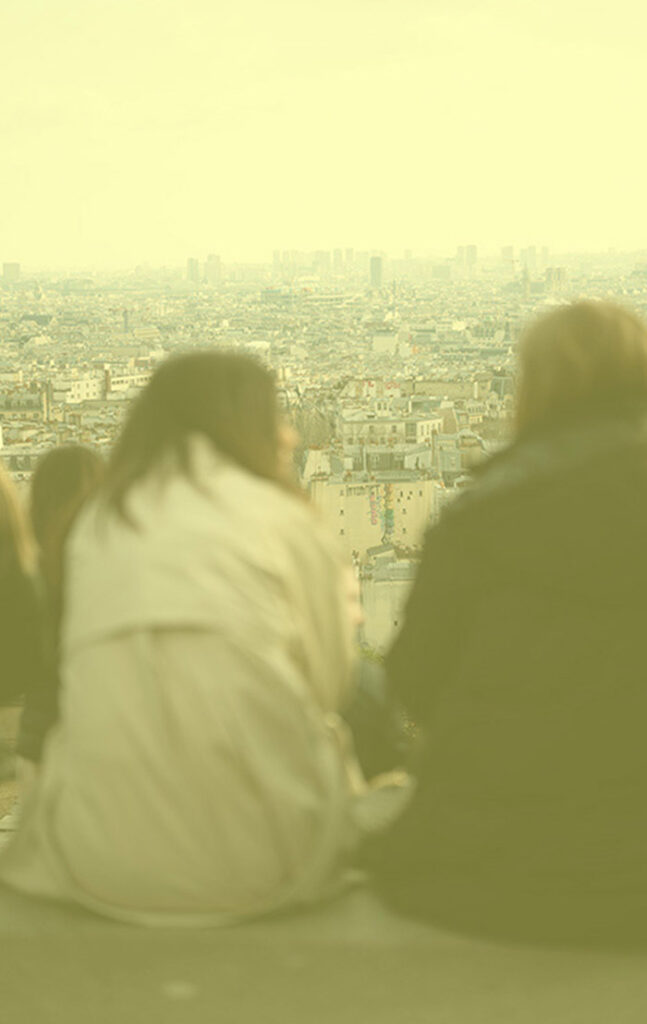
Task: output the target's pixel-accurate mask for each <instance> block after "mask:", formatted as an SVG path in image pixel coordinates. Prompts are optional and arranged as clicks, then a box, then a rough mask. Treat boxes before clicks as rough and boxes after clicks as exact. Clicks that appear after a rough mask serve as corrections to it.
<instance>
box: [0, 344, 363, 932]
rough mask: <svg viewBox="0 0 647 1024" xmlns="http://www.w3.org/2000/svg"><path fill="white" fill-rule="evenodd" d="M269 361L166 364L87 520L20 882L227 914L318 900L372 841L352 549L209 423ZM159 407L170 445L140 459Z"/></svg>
mask: <svg viewBox="0 0 647 1024" xmlns="http://www.w3.org/2000/svg"><path fill="white" fill-rule="evenodd" d="M228 359H230V360H231V363H228V362H227V360H228ZM254 367H255V364H254V365H253V366H251V367H250V364H249V361H247V360H238V359H237V357H223V356H217V355H213V356H211V355H206V356H204V357H203V356H193V357H184V358H183V359H178V360H177V361H174V362H170V363H169V364H167V367H166V368H164V367H163V368H162V370H160V371H158V377H157V378H154V379H153V382H152V383H151V385H150V386H149V388H150V389H152V392H149V393H148V395H147V396H143V398H142V404H141V405H140V408H139V410H135V412H134V413H133V417H134V419H133V421H131V429H130V432H129V428H128V427H127V428H126V432H125V434H124V436H123V438H122V443H121V444H122V446H121V448H118V449H117V451H116V453H115V461H114V462H113V467H112V472H111V471H110V470H109V473H108V481H107V487H106V488H105V489H104V492H103V495H102V496H101V498H100V499H99V500H98V501H97V502H95V503H94V504H92V505H91V506H90V507H88V508H87V509H86V510H85V511H84V513H82V515H81V517H80V519H79V521H78V523H77V525H76V527H75V529H74V531H73V534H72V536H71V538H70V542H69V548H68V554H67V563H66V599H65V616H64V623H63V643H62V658H61V663H62V693H61V716H60V722H59V724H58V726H57V728H56V730H55V732H54V734H53V736H52V738H51V741H50V743H49V744H48V748H47V752H46V757H45V761H44V764H43V770H42V777H41V779H40V780H39V785H38V787H37V790H36V792H35V794H34V799H33V800H32V802H31V804H30V806H29V807H28V808H27V809H26V813H25V818H24V821H23V827H22V829H21V831H20V833H19V834H18V836H17V837H16V840H15V841H14V843H13V846H12V847H11V848H10V849H9V850H8V851H7V853H6V854H5V856H4V859H3V861H2V863H1V864H0V874H1V875H2V877H3V879H4V880H5V881H8V882H9V883H10V884H12V885H14V886H16V887H18V888H21V889H23V890H26V891H30V892H35V893H40V894H48V895H53V896H58V897H62V898H69V899H73V900H77V901H79V902H81V903H83V904H85V905H87V906H90V907H92V908H93V909H95V910H98V911H100V912H103V913H106V914H108V915H111V916H116V917H120V918H123V919H127V920H131V921H135V922H142V923H167V922H168V923H173V924H194V923H205V922H214V923H221V922H224V921H227V920H231V919H239V918H241V917H245V916H247V915H250V914H258V913H262V912H264V911H267V910H270V909H273V908H275V907H277V906H284V905H286V904H289V903H291V902H300V901H307V900H309V899H313V898H315V897H316V896H318V895H321V893H322V892H324V891H325V890H326V887H327V886H328V885H329V884H330V883H331V881H332V880H333V879H334V878H335V875H336V871H337V869H338V867H339V865H340V862H341V861H343V857H344V854H345V852H346V851H347V850H348V849H349V848H350V846H351V845H352V843H353V842H354V826H353V824H352V820H351V804H352V793H351V784H350V781H349V776H348V769H349V767H350V766H351V765H352V760H351V759H350V758H348V757H347V755H346V753H345V751H344V749H343V731H342V730H341V728H340V727H339V728H338V727H337V719H336V716H335V715H334V712H335V710H336V709H337V708H338V706H339V704H340V702H341V700H342V697H343V695H344V691H345V689H346V687H347V684H348V676H349V669H350V624H349V621H348V614H347V609H346V606H345V597H344V584H343V577H342V573H341V566H340V563H339V560H338V556H337V553H336V550H335V549H334V547H333V546H332V545H331V543H330V542H329V540H328V538H327V536H326V534H325V533H324V532H323V530H322V529H321V528H320V527H319V525H318V524H317V522H316V520H315V518H314V515H313V513H312V511H311V510H310V509H309V508H308V506H307V505H306V504H305V503H304V502H303V500H302V499H300V498H299V497H297V496H295V495H294V494H292V493H291V491H290V489H289V488H288V487H284V486H282V485H280V482H279V479H278V477H277V478H276V479H271V478H270V476H269V474H268V476H266V477H264V476H262V475H261V473H260V472H252V471H250V469H249V468H248V467H247V466H246V465H244V464H241V463H242V459H243V458H244V456H243V455H241V456H239V458H238V459H237V458H235V457H233V455H232V453H231V452H229V451H227V450H226V441H223V445H222V449H220V450H219V449H218V448H217V447H216V446H215V445H214V444H213V443H212V440H211V439H210V437H209V436H208V434H207V430H208V429H209V422H210V421H209V417H212V416H213V411H212V408H211V403H212V402H213V403H215V405H216V406H217V404H218V401H219V400H220V401H221V402H225V401H228V402H230V403H233V404H234V411H236V410H237V411H238V414H239V415H240V414H242V410H243V408H244V409H246V410H247V409H249V408H250V402H249V400H248V399H249V395H248V394H247V392H246V390H245V386H244V380H243V381H242V382H241V380H240V378H241V376H242V377H243V378H245V377H246V375H247V374H251V375H252V381H253V380H255V379H256V380H258V381H259V387H260V388H261V391H262V392H263V393H261V395H260V398H259V396H257V404H258V401H260V400H262V399H263V398H264V393H265V392H266V391H268V385H267V384H266V383H265V381H266V375H264V371H262V373H263V376H260V377H255V376H254V375H255V374H258V375H260V374H261V371H260V370H258V371H257V370H256V369H255V368H254ZM195 371H197V373H196V372H195ZM227 372H230V373H231V374H232V376H233V380H232V381H230V382H229V384H230V386H229V388H228V387H227V383H228V382H227V381H226V380H225V381H224V382H219V375H220V376H222V375H226V374H227ZM176 374H179V375H180V378H181V377H182V375H183V374H185V377H188V378H190V383H191V387H192V388H194V387H195V388H197V390H198V392H200V391H201V389H202V398H203V399H204V401H203V402H202V403H201V402H200V401H199V398H200V397H201V396H200V394H198V400H195V401H194V402H193V403H192V404H191V403H188V402H187V401H186V400H185V399H186V397H187V396H186V395H180V396H179V397H178V402H177V408H176V412H175V416H176V417H177V418H178V419H181V421H182V424H183V425H184V421H185V417H187V416H188V417H189V424H188V425H187V427H186V430H185V431H184V433H182V435H181V436H182V444H181V446H180V447H179V448H178V449H174V448H173V446H171V445H169V444H168V439H167V437H166V436H165V435H164V429H165V428H164V425H163V422H161V421H160V416H159V404H158V403H159V402H162V403H163V405H164V408H168V402H169V401H170V400H171V398H172V397H173V395H174V390H173V383H174V382H173V378H174V375H176ZM209 374H211V378H212V379H211V384H212V385H213V389H214V391H215V393H214V394H213V395H212V394H211V393H210V392H209V391H208V387H209V383H210V382H209V380H208V379H207V381H206V383H205V377H206V378H208V377H209ZM186 383H187V380H186V379H185V384H186ZM180 384H181V381H180ZM219 386H220V388H221V390H220V392H218V387H219ZM236 388H238V390H239V392H240V394H238V395H237V396H236V395H234V397H233V398H232V397H231V393H232V392H235V391H236ZM227 391H229V393H230V394H229V397H227V398H224V397H223V392H225V393H227ZM169 396H170V397H169ZM271 397H272V399H273V392H272V395H271ZM182 399H184V400H182ZM153 400H154V401H153ZM268 400H269V399H268ZM147 403H148V404H147ZM151 403H152V404H153V409H154V412H155V415H154V416H152V417H151V415H150V413H151ZM237 403H240V405H239V406H237ZM200 408H203V409H204V410H206V411H205V417H207V419H205V421H204V422H202V423H201V422H200V420H199V419H198V421H197V422H196V421H195V417H196V416H197V413H198V411H199V409H200ZM251 408H252V409H253V405H252V406H251ZM232 415H233V413H232V412H229V413H228V415H227V417H225V420H224V426H227V425H228V423H229V419H228V417H229V418H231V416H232ZM249 415H250V417H251V418H252V419H253V412H250V413H249ZM150 419H152V420H153V421H154V423H155V425H156V428H157V429H159V430H160V433H161V434H162V440H163V441H164V442H165V443H163V445H162V447H161V450H160V452H159V457H158V456H155V458H154V460H153V461H152V462H151V463H150V467H149V470H148V471H146V472H143V473H139V472H135V474H134V476H133V475H129V474H130V470H131V469H132V464H131V463H129V462H128V459H129V458H130V457H131V456H132V458H133V459H134V460H135V461H136V460H138V459H140V458H141V454H142V450H143V445H142V444H141V443H140V438H141V437H142V436H144V435H145V431H144V430H143V429H142V420H144V421H145V422H146V423H148V422H149V421H150ZM133 424H134V426H133ZM224 426H223V424H222V423H221V424H220V436H221V437H222V436H225V435H224ZM231 426H232V428H234V427H236V426H237V424H236V423H235V422H234V423H232V424H231ZM269 426H270V428H271V427H272V423H270V424H269ZM135 427H136V428H137V436H135V437H134V440H133V429H134V428H135ZM174 427H175V428H177V422H176V421H174V420H173V416H172V415H170V414H169V423H167V424H166V430H167V432H169V431H171V429H172V428H174ZM200 428H202V429H200ZM244 429H245V425H244V424H242V425H241V430H242V431H244ZM145 436H146V437H148V435H147V434H146V435H145ZM230 436H232V437H233V438H234V440H233V441H232V444H234V443H238V439H239V435H234V434H233V432H232V434H231V435H230ZM275 443H276V442H275ZM223 449H224V450H223ZM124 452H125V453H126V454H124ZM136 465H137V466H139V465H140V463H139V462H137V461H136ZM124 467H125V469H124ZM270 468H271V467H270ZM126 471H127V472H126ZM125 477H126V478H127V483H126V484H125V485H123V486H122V484H123V481H124V478H125ZM115 481H116V482H117V484H115ZM111 488H112V489H111ZM313 581H316V586H313V585H312V582H313Z"/></svg>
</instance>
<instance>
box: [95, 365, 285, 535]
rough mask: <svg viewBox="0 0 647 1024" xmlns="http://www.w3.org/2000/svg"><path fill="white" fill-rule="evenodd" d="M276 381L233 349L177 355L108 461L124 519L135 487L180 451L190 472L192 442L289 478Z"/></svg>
mask: <svg viewBox="0 0 647 1024" xmlns="http://www.w3.org/2000/svg"><path fill="white" fill-rule="evenodd" d="M278 432H279V416H278V405H277V398H276V388H275V385H274V378H273V376H272V374H271V373H270V371H269V370H266V369H265V368H264V367H263V366H262V365H261V364H260V363H259V362H257V361H256V360H255V359H253V358H251V357H249V356H244V355H238V354H236V353H232V352H205V351H200V352H194V353H191V354H189V355H181V356H172V357H171V358H169V359H167V360H166V362H164V363H162V365H161V366H160V367H159V368H158V369H157V370H156V371H155V373H154V374H153V376H152V377H151V379H150V381H149V383H148V385H147V386H146V387H145V388H144V390H143V391H142V393H141V395H140V396H139V398H138V399H137V400H136V401H135V403H134V405H133V407H132V409H131V411H130V415H129V416H128V419H127V421H126V424H125V426H124V428H123V430H122V433H121V436H120V437H119V440H118V441H117V444H116V446H115V448H114V451H113V455H112V459H111V460H110V463H109V466H108V472H107V476H106V483H105V488H104V491H105V496H106V502H107V505H108V506H112V507H113V508H115V509H116V510H117V511H118V512H119V513H120V514H121V515H122V516H123V517H125V518H128V517H127V516H126V513H125V510H124V500H125V497H126V494H127V492H128V491H129V490H130V488H131V487H132V485H133V484H134V483H135V482H136V481H137V480H140V479H142V478H143V477H144V476H146V475H147V474H148V473H149V471H150V470H151V469H152V468H153V467H155V466H159V464H160V462H161V461H162V460H163V458H164V457H165V456H166V455H168V454H173V455H174V456H175V458H176V460H177V467H178V469H179V471H180V472H182V473H185V474H186V475H187V476H189V477H191V474H192V467H191V463H190V450H189V439H190V438H191V437H192V436H195V435H196V434H201V435H202V436H203V437H206V438H207V439H208V440H209V441H210V442H211V444H212V445H213V447H214V448H215V449H217V450H218V451H219V452H222V453H223V454H224V455H226V456H228V457H229V458H230V459H232V460H233V461H234V462H236V463H237V464H238V465H239V466H242V467H243V468H244V469H247V470H249V472H250V473H254V474H255V475H256V476H260V477H264V478H265V479H268V480H273V481H276V482H277V483H282V482H283V481H282V476H281V471H280V466H279V456H278Z"/></svg>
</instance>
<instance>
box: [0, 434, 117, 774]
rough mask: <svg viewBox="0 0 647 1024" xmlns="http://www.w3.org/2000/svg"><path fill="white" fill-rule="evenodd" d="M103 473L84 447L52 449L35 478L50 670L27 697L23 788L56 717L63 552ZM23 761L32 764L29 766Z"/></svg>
mask: <svg viewBox="0 0 647 1024" xmlns="http://www.w3.org/2000/svg"><path fill="white" fill-rule="evenodd" d="M102 475H103V460H102V458H101V457H100V456H99V455H97V453H96V452H94V451H92V449H91V448H85V447H84V446H83V445H73V444H71V445H64V446H62V447H60V448H52V449H51V450H50V451H48V452H46V454H45V455H43V456H42V457H41V458H40V459H39V461H38V463H37V464H36V468H35V470H34V475H33V477H32V480H31V493H30V519H31V525H32V531H33V535H34V538H35V540H36V544H37V546H38V556H39V558H38V561H39V570H40V579H41V582H42V586H43V591H44V597H45V606H46V610H47V620H48V651H49V658H48V663H49V670H48V671H47V672H44V673H43V674H42V675H41V676H40V678H39V679H37V680H34V684H33V685H32V686H30V687H29V688H28V689H27V691H26V694H25V706H24V710H23V715H22V719H21V723H20V734H19V737H18V745H17V752H18V754H19V755H20V757H21V759H22V762H21V772H20V774H21V776H22V779H23V784H24V785H25V787H28V785H29V782H28V777H29V774H30V767H29V766H30V765H36V764H38V763H39V762H40V760H41V756H42V748H43V743H44V741H45V737H46V736H47V734H48V732H49V730H50V729H51V727H52V725H53V723H54V721H55V720H56V714H57V694H58V672H57V669H56V662H57V659H58V646H59V638H58V634H59V629H60V622H61V615H62V601H63V552H64V548H65V542H66V539H67V536H68V534H69V532H70V529H71V527H72V524H73V523H74V520H75V519H76V517H77V515H78V513H79V511H80V510H81V507H82V506H83V504H84V503H85V501H86V500H87V499H88V498H89V497H90V495H91V494H93V493H94V491H95V490H96V488H97V487H98V485H99V483H100V480H101V477H102ZM24 762H28V764H25V763H24Z"/></svg>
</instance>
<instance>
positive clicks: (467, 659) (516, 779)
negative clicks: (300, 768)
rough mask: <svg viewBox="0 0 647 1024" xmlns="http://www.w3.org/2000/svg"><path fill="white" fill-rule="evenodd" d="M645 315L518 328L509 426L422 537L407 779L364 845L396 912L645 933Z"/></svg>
mask: <svg viewBox="0 0 647 1024" xmlns="http://www.w3.org/2000/svg"><path fill="white" fill-rule="evenodd" d="M646 522H647V330H646V329H645V326H644V324H643V323H642V321H641V320H640V319H639V318H638V317H636V316H635V315H633V314H632V313H630V312H627V311H626V310H624V309H622V308H619V307H616V306H613V305H609V304H606V303H598V302H581V303H577V304H574V305H572V306H565V307H561V308H559V309H556V310H554V311H553V312H551V313H549V314H548V315H546V316H544V317H542V318H540V319H539V320H538V321H537V322H536V323H534V324H532V325H531V327H530V328H529V330H528V331H527V332H526V335H525V337H524V338H523V340H522V344H521V349H520V380H519V388H518V396H517V414H516V436H515V439H514V441H513V443H512V444H511V445H510V446H509V447H508V448H507V450H505V451H503V452H501V453H499V454H498V455H496V456H495V457H494V458H492V459H491V460H490V461H489V462H488V463H486V464H485V465H484V466H483V467H482V469H481V471H480V472H479V473H477V475H476V479H475V481H474V482H473V484H472V486H471V488H469V489H468V491H467V492H466V493H465V494H464V495H462V496H461V497H460V498H459V499H458V500H457V501H456V503H455V504H454V505H453V506H451V507H450V508H448V509H447V511H446V513H445V514H444V515H443V518H442V520H441V522H440V524H439V525H438V526H436V527H434V528H433V529H432V530H431V531H430V533H429V535H428V537H427V541H426V545H425V548H424V553H423V557H422V563H421V566H420V569H419V573H418V577H417V580H416V583H415V585H414V589H413V591H412V594H411V597H410V600H409V603H408V607H407V609H406V616H405V621H404V625H403V628H402V630H401V632H400V634H399V636H398V637H397V639H396V641H395V645H394V647H393V649H392V650H391V652H390V654H389V656H388V658H387V668H388V674H389V678H390V682H391V687H392V690H393V692H394V694H395V695H396V696H397V697H398V699H400V700H401V701H402V702H403V703H404V704H405V705H406V707H407V709H408V711H409V713H410V715H411V716H412V717H413V718H414V719H415V720H416V721H417V722H418V723H419V725H420V727H421V731H422V734H423V740H422V743H421V747H420V749H419V750H418V752H417V754H418V758H419V761H418V765H417V769H418V789H417V792H416V795H415V797H414V799H413V801H412V802H411V804H410V806H409V807H408V809H407V810H406V811H405V813H404V815H403V817H402V818H401V819H400V820H399V821H398V822H397V823H396V825H395V826H394V827H393V828H392V829H391V831H390V832H389V833H388V834H387V835H385V836H384V837H383V838H381V839H379V840H377V841H376V842H375V844H374V845H373V847H372V849H371V850H370V851H369V853H368V856H369V859H370V860H371V862H372V864H373V867H374V870H375V874H376V879H377V883H378V885H379V888H380V890H381V891H382V893H383V894H384V896H385V897H386V898H387V899H388V901H389V902H390V903H391V904H392V905H393V906H395V907H397V908H398V909H400V910H401V911H403V912H404V913H407V914H412V915H416V916H423V917H426V918H427V919H429V920H431V921H433V922H435V923H437V924H440V925H445V926H449V927H451V928H456V929H461V930H465V931H469V932H474V933H483V934H490V935H499V936H503V937H505V938H513V939H514V938H520V939H531V940H542V941H547V942H567V941H576V942H587V943H588V942H598V941H602V942H611V943H625V942H634V941H641V942H642V941H644V940H645V939H647V812H646V808H647V743H646V742H645V727H646V723H647V655H646V652H645V643H644V636H645V622H646V621H647V543H646V541H645V523H646Z"/></svg>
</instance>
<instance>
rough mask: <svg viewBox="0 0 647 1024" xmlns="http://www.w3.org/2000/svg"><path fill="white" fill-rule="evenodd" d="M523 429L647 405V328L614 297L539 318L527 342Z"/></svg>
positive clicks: (519, 420) (521, 391)
mask: <svg viewBox="0 0 647 1024" xmlns="http://www.w3.org/2000/svg"><path fill="white" fill-rule="evenodd" d="M519 371H520V379H519V387H518V391H517V414H516V428H517V432H518V433H525V432H527V431H528V430H532V429H534V428H542V427H547V426H550V425H551V424H554V423H556V422H560V421H564V420H567V419H571V420H574V419H577V418H582V417H595V416H604V415H607V414H609V413H623V412H631V411H632V410H634V409H638V408H645V409H647V328H646V327H645V325H644V324H643V322H642V320H640V318H639V317H638V316H636V315H635V314H634V313H630V312H629V311H628V310H626V309H623V308H622V307H620V306H616V305H613V304H612V303H607V302H576V303H574V304H573V305H570V306H563V307H560V308H559V309H556V310H554V311H553V312H550V313H548V314H546V315H544V316H542V317H540V318H539V319H538V320H536V321H535V322H534V323H533V324H531V325H530V327H529V328H528V329H527V330H526V332H525V334H524V336H523V338H522V342H521V347H520V358H519Z"/></svg>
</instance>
